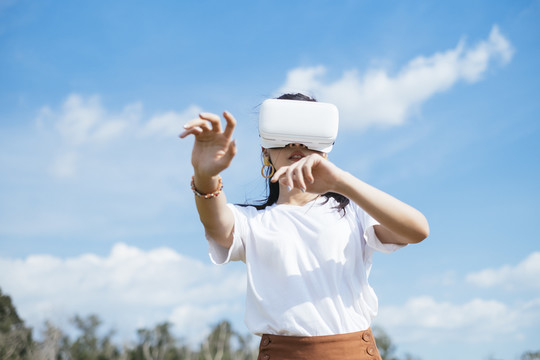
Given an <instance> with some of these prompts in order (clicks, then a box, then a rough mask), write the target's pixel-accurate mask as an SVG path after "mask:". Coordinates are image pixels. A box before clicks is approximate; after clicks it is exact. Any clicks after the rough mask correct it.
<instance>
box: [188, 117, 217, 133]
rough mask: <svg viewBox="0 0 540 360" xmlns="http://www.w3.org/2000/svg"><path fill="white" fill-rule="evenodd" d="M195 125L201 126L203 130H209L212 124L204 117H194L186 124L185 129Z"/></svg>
mask: <svg viewBox="0 0 540 360" xmlns="http://www.w3.org/2000/svg"><path fill="white" fill-rule="evenodd" d="M193 127H199V128H201V129H203V130H208V131H210V130H211V129H210V125H209V124H208V121H206V120H202V119H193V120H191V121H188V122H187V123H186V124H185V125H184V129H190V128H193Z"/></svg>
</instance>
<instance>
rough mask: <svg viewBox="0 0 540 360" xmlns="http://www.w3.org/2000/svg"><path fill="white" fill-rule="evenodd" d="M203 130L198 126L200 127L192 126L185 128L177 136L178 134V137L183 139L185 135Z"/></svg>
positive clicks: (197, 133)
mask: <svg viewBox="0 0 540 360" xmlns="http://www.w3.org/2000/svg"><path fill="white" fill-rule="evenodd" d="M202 132H203V130H202V129H201V128H200V127H193V128H190V129H187V130H185V131H184V132H183V133H181V134H180V135H179V136H180V139H183V138H185V137H186V136H188V135H195V136H197V135H199V134H201V133H202Z"/></svg>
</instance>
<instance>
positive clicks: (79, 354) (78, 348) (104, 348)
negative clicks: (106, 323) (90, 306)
mask: <svg viewBox="0 0 540 360" xmlns="http://www.w3.org/2000/svg"><path fill="white" fill-rule="evenodd" d="M72 323H73V324H74V325H75V326H76V327H77V329H78V330H79V331H80V332H81V335H80V336H79V337H78V338H77V339H76V340H75V341H74V342H73V344H71V346H70V351H69V352H70V358H73V359H78V360H112V359H117V358H118V357H119V356H120V351H119V350H118V348H117V347H116V346H115V345H113V342H112V340H111V338H112V335H113V332H112V331H109V333H107V334H106V335H104V336H103V337H102V338H100V337H98V334H97V330H98V328H99V326H100V325H101V320H100V319H99V317H98V316H97V315H89V316H88V317H86V318H81V317H80V316H78V315H76V316H75V317H74V318H73V319H72Z"/></svg>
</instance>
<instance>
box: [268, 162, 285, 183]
mask: <svg viewBox="0 0 540 360" xmlns="http://www.w3.org/2000/svg"><path fill="white" fill-rule="evenodd" d="M288 168H289V167H288V166H283V167H281V168H279V169H278V170H277V171H276V172H275V173H274V176H272V178H271V179H270V181H271V182H274V183H275V182H277V181H279V179H280V178H281V177H282V176H283V174H285V171H287V169H288Z"/></svg>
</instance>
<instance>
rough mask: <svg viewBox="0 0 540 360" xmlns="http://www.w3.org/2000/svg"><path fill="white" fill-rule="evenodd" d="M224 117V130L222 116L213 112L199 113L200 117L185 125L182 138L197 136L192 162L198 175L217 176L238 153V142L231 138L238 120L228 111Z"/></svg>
mask: <svg viewBox="0 0 540 360" xmlns="http://www.w3.org/2000/svg"><path fill="white" fill-rule="evenodd" d="M223 117H224V118H225V120H226V121H227V125H226V126H225V130H223V131H222V128H221V119H220V117H219V116H218V115H216V114H211V113H202V114H199V118H197V119H194V120H191V121H189V122H188V123H187V124H185V125H184V129H185V131H184V132H183V133H182V134H180V138H182V139H183V138H185V137H187V136H188V135H193V136H195V143H194V145H193V152H192V154H191V164H192V165H193V168H194V170H195V173H196V175H199V176H204V177H215V176H217V175H218V174H219V173H220V172H221V171H223V170H225V169H226V168H228V167H229V165H230V164H231V161H232V159H233V157H234V155H235V154H236V144H235V142H234V141H233V140H231V138H232V134H233V131H234V127H235V126H236V120H235V118H234V117H233V116H232V115H231V114H230V113H228V112H224V113H223Z"/></svg>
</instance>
